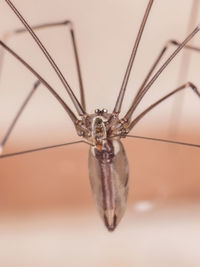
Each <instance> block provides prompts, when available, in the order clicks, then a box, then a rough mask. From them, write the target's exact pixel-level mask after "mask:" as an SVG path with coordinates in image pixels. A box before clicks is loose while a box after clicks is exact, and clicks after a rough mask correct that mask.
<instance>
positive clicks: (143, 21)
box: [113, 0, 154, 114]
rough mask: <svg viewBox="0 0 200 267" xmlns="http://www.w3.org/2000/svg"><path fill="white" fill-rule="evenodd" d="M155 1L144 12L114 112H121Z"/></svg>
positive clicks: (151, 0) (150, 2)
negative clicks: (138, 50)
mask: <svg viewBox="0 0 200 267" xmlns="http://www.w3.org/2000/svg"><path fill="white" fill-rule="evenodd" d="M153 1H154V0H149V3H148V6H147V8H146V11H145V14H144V17H143V19H142V23H141V25H140V29H139V32H138V35H137V38H136V40H135V44H134V47H133V50H132V53H131V57H130V59H129V62H128V66H127V69H126V72H125V75H124V79H123V82H122V85H121V89H120V92H119V96H118V98H117V101H116V104H115V108H114V110H113V113H114V114H118V113H120V110H121V105H122V102H123V99H124V94H125V91H126V87H127V83H128V80H129V77H130V73H131V69H132V66H133V63H134V59H135V56H136V53H137V49H138V46H139V43H140V40H141V37H142V34H143V31H144V27H145V25H146V22H147V19H148V16H149V13H150V10H151V7H152V5H153Z"/></svg>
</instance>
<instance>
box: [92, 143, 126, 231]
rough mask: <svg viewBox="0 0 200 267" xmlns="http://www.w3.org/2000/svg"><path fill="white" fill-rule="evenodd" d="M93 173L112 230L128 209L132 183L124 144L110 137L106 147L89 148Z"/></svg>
mask: <svg viewBox="0 0 200 267" xmlns="http://www.w3.org/2000/svg"><path fill="white" fill-rule="evenodd" d="M88 163H89V177H90V183H91V187H92V191H93V194H94V198H95V202H96V205H97V208H98V210H99V213H100V215H101V217H102V219H103V220H104V223H105V225H106V227H107V228H108V230H110V231H113V230H114V229H115V227H116V226H117V224H118V223H119V221H120V219H121V218H122V216H123V214H124V212H125V209H126V201H127V195H128V186H129V168H128V161H127V157H126V154H125V151H124V147H123V145H122V143H121V142H120V141H119V140H110V141H107V142H105V143H104V144H103V146H102V149H98V148H97V147H91V148H90V151H89V162H88Z"/></svg>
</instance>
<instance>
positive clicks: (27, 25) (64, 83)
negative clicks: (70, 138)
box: [5, 0, 86, 116]
mask: <svg viewBox="0 0 200 267" xmlns="http://www.w3.org/2000/svg"><path fill="white" fill-rule="evenodd" d="M5 1H6V2H7V4H8V5H9V6H10V8H11V9H12V10H13V12H14V13H15V14H16V15H17V17H18V18H19V19H20V20H21V22H22V23H23V25H24V26H25V28H26V29H27V31H28V32H29V33H30V35H31V36H32V37H33V39H34V40H35V42H36V43H37V45H38V46H39V48H40V49H41V51H42V52H43V54H44V55H45V57H46V58H47V60H48V61H49V63H50V64H51V66H52V67H53V69H54V70H55V72H56V74H57V76H58V78H59V79H60V81H61V82H62V84H63V86H64V87H65V89H66V90H67V92H68V94H69V96H70V98H71V100H72V102H73V104H74V106H75V108H76V110H77V112H78V114H79V115H80V116H84V115H86V112H85V110H84V109H83V107H82V106H81V104H80V103H79V101H78V99H77V98H76V96H75V95H74V93H73V91H72V89H71V87H70V86H69V84H68V82H67V81H66V79H65V77H64V76H63V74H62V72H61V71H60V69H59V68H58V66H57V65H56V63H55V61H54V60H53V59H52V57H51V56H50V54H49V52H48V51H47V49H46V48H45V47H44V45H43V44H42V42H41V41H40V39H39V38H38V37H37V35H36V34H35V33H34V32H33V30H32V29H31V27H30V26H29V24H28V23H27V22H26V20H25V19H24V18H23V16H22V15H21V14H20V13H19V11H18V10H17V9H16V7H15V6H14V5H13V4H12V2H11V1H10V0H5Z"/></svg>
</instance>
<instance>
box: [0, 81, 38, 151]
mask: <svg viewBox="0 0 200 267" xmlns="http://www.w3.org/2000/svg"><path fill="white" fill-rule="evenodd" d="M39 85H40V81H37V82H35V83H34V85H33V88H32V89H31V91H30V92H29V94H28V95H27V97H26V99H25V100H24V101H23V103H22V105H21V107H20V108H19V110H18V112H17V114H16V116H15V117H14V119H13V121H12V123H11V125H10V126H9V128H8V130H7V132H6V134H5V136H4V138H3V140H2V142H1V143H0V154H1V153H2V152H3V148H4V146H5V145H6V142H7V141H8V138H9V136H10V135H11V133H12V131H13V128H14V127H15V125H16V123H17V121H18V119H19V117H20V116H21V114H22V112H23V111H24V109H25V107H26V106H27V104H28V102H29V101H30V99H31V97H32V96H33V94H34V93H35V91H36V89H37V88H38V86H39Z"/></svg>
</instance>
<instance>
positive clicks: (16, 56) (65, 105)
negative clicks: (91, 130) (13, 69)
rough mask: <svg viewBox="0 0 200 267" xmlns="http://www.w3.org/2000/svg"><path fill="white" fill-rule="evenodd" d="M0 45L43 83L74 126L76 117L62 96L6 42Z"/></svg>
mask: <svg viewBox="0 0 200 267" xmlns="http://www.w3.org/2000/svg"><path fill="white" fill-rule="evenodd" d="M0 45H1V46H2V47H4V48H5V49H6V50H7V51H8V52H9V53H10V54H11V55H13V56H14V57H15V58H16V59H17V60H19V61H20V62H21V63H22V64H23V65H24V66H25V67H26V68H27V69H28V70H29V71H30V72H32V73H33V74H34V75H35V76H36V77H37V79H38V80H39V81H40V82H41V83H42V84H44V86H45V87H46V88H47V89H48V90H49V91H50V92H51V93H52V94H53V96H54V97H55V98H56V99H57V101H58V102H60V104H61V105H62V107H63V108H64V109H65V111H66V112H67V114H68V115H69V117H70V118H71V120H72V122H73V123H74V126H75V127H76V126H77V122H78V119H77V117H76V116H75V115H74V113H73V112H72V110H71V109H70V108H69V107H68V106H67V104H66V103H65V102H64V101H63V100H62V98H61V97H60V96H59V95H58V94H57V93H56V91H55V90H54V89H53V88H52V87H51V86H50V85H49V83H47V81H45V80H44V79H43V78H42V77H41V76H40V75H39V73H38V72H36V71H35V70H34V69H33V68H32V67H31V66H30V65H29V64H28V63H27V62H25V61H24V60H23V59H22V58H21V57H20V56H19V55H17V54H16V53H15V52H14V51H13V50H12V49H11V48H9V47H8V46H7V45H6V44H4V43H3V42H2V41H0Z"/></svg>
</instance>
